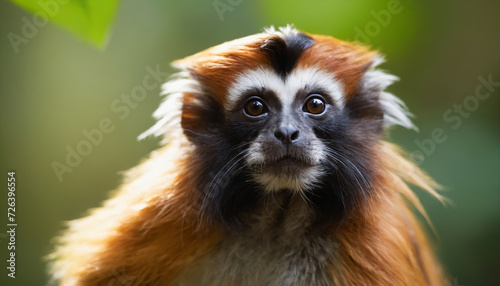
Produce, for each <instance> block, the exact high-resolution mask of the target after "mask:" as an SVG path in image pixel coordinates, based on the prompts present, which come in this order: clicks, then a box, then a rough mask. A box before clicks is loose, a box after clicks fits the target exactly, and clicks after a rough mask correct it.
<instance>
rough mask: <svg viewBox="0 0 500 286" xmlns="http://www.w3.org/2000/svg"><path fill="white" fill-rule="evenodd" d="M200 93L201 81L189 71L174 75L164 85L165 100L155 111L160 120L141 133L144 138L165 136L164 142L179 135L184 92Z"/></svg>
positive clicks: (155, 116) (141, 137)
mask: <svg viewBox="0 0 500 286" xmlns="http://www.w3.org/2000/svg"><path fill="white" fill-rule="evenodd" d="M186 92H189V93H200V92H201V88H200V85H199V83H198V82H197V81H196V80H194V79H192V78H190V77H189V74H188V72H186V71H183V72H179V73H177V74H174V75H172V79H170V80H169V81H167V82H166V83H164V84H163V86H162V93H161V94H162V95H165V96H166V98H165V100H164V101H163V102H162V103H161V104H160V106H159V107H158V109H156V111H155V112H154V113H153V117H154V118H155V119H156V120H158V121H157V122H156V123H155V125H153V126H152V127H151V128H149V129H148V130H146V131H145V132H144V133H142V134H141V135H139V137H138V139H139V140H142V139H144V138H146V137H148V136H151V135H153V136H161V135H164V136H165V140H164V143H166V141H168V138H170V137H173V136H176V135H178V134H177V132H180V131H181V128H180V126H181V116H182V101H183V97H184V93H186Z"/></svg>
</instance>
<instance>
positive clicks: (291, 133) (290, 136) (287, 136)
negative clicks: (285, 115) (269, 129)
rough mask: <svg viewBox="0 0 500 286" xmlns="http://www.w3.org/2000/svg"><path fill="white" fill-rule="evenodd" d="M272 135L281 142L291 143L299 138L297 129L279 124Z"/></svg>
mask: <svg viewBox="0 0 500 286" xmlns="http://www.w3.org/2000/svg"><path fill="white" fill-rule="evenodd" d="M274 136H275V137H276V138H277V139H278V140H279V141H281V143H283V144H292V143H294V142H295V141H297V139H298V138H299V130H297V129H296V128H294V127H292V126H281V127H278V128H277V129H276V131H274Z"/></svg>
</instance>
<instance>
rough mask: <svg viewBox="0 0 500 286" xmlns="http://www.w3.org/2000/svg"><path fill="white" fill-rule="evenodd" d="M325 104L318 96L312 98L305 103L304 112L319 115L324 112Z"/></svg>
mask: <svg viewBox="0 0 500 286" xmlns="http://www.w3.org/2000/svg"><path fill="white" fill-rule="evenodd" d="M325 107H326V104H325V102H324V101H323V100H322V99H321V98H319V97H318V96H313V97H311V98H309V99H308V100H307V101H306V104H305V105H304V111H305V112H308V113H311V114H321V113H323V112H324V111H325Z"/></svg>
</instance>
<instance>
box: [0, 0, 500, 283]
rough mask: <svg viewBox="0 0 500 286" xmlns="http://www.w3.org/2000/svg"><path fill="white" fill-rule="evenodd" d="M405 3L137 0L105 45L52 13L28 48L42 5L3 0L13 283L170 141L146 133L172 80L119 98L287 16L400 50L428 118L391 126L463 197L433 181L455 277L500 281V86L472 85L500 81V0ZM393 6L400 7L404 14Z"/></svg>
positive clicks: (310, 28) (399, 91) (412, 101)
mask: <svg viewBox="0 0 500 286" xmlns="http://www.w3.org/2000/svg"><path fill="white" fill-rule="evenodd" d="M220 3H222V4H225V5H228V6H224V5H221V4H220ZM388 5H389V6H388ZM391 5H395V4H394V3H393V1H386V0H384V1H346V0H342V1H340V0H338V1H319V0H314V1H296V0H294V1H291V0H288V1H284V0H282V1H265V0H260V1H250V0H242V1H241V0H240V1H237V0H232V1H229V0H216V1H194V0H185V1H160V0H148V1H132V0H125V1H122V2H121V4H120V5H119V8H118V11H117V13H116V19H115V22H114V25H113V30H112V33H111V38H110V39H109V40H108V45H107V47H106V48H105V49H103V50H100V49H98V48H95V47H94V46H92V45H90V44H87V43H85V42H83V41H81V40H79V39H78V38H77V37H75V36H74V35H73V34H71V33H69V32H67V31H66V30H64V29H61V28H59V27H56V26H54V25H51V24H49V25H46V26H44V27H41V28H39V29H38V31H37V32H36V33H35V35H34V36H33V37H31V38H30V39H29V41H28V43H25V44H22V45H20V46H19V51H18V53H15V51H14V48H13V46H12V45H11V43H10V41H9V39H8V37H7V35H8V34H9V33H11V32H13V33H16V34H19V35H22V27H23V25H24V22H23V19H26V18H27V19H32V14H30V13H29V12H26V11H25V10H23V9H21V8H19V7H17V6H16V5H14V4H12V3H10V2H7V1H1V2H0V35H1V36H2V40H1V41H0V88H1V107H0V108H1V109H0V116H1V122H2V123H1V128H2V129H1V136H2V141H1V148H0V152H1V153H0V155H1V172H2V174H3V175H2V176H3V178H4V180H5V182H6V181H7V171H9V170H15V171H16V172H17V208H16V211H17V222H18V228H17V273H16V276H17V278H16V279H15V280H14V279H11V278H8V277H7V269H6V267H7V262H6V261H5V260H6V259H7V245H6V243H7V237H6V235H5V230H6V224H7V205H6V200H7V195H6V190H5V191H4V192H5V193H4V194H3V195H1V200H0V202H1V204H0V217H1V218H2V219H0V222H1V223H0V225H2V226H1V229H2V232H1V234H0V241H1V243H0V257H1V262H0V265H2V267H0V285H44V284H46V282H47V275H46V273H45V270H46V266H45V264H44V262H43V260H42V257H43V256H45V255H46V254H47V253H49V251H50V249H51V247H52V246H51V239H52V238H53V237H54V236H56V235H57V234H58V233H59V232H60V231H61V229H62V228H63V222H64V221H67V220H71V219H75V218H78V217H80V216H82V215H84V214H85V211H86V210H87V209H89V208H92V207H96V206H98V205H99V204H100V202H101V201H103V200H104V199H105V198H107V197H108V194H109V192H110V190H112V189H114V188H116V186H117V185H118V184H119V183H120V180H121V175H120V172H121V171H124V170H127V169H129V168H131V167H133V166H134V165H136V164H137V163H138V162H139V161H140V160H141V158H144V157H145V156H146V155H147V154H148V153H149V152H150V151H152V150H154V149H155V148H156V147H157V144H158V140H157V139H147V140H144V141H137V140H136V137H137V136H138V135H139V134H140V133H141V132H143V131H144V130H146V129H147V128H148V127H149V126H151V125H152V124H153V122H154V121H153V119H152V118H151V114H152V112H153V111H154V110H155V108H156V107H157V105H158V104H159V102H160V97H159V96H158V94H159V92H160V89H159V87H157V88H155V89H152V90H148V92H147V95H146V97H145V98H144V100H143V101H140V102H137V105H136V106H135V107H134V108H130V110H129V111H130V113H129V114H128V115H127V116H123V117H124V118H123V119H121V118H120V117H119V115H121V113H120V114H117V113H115V112H113V111H112V104H113V102H114V101H116V100H119V99H120V98H121V96H122V95H123V94H130V92H131V91H132V90H133V89H134V87H136V86H141V85H142V80H143V78H144V77H145V76H146V75H147V74H148V72H147V71H146V68H147V67H148V66H149V67H151V68H153V69H154V68H155V67H156V66H158V65H159V69H160V70H161V71H163V72H168V73H170V72H172V71H173V70H172V69H171V68H170V67H169V62H171V61H172V60H174V59H177V58H181V57H184V56H187V55H190V54H192V53H195V52H197V51H200V50H202V49H205V48H207V47H210V46H213V45H216V44H219V43H221V42H223V41H227V40H231V39H234V38H238V37H242V36H245V35H249V34H253V33H257V32H259V31H261V30H262V28H263V27H266V26H269V25H275V26H280V25H285V24H287V23H293V24H295V26H296V27H298V28H299V29H302V30H304V31H307V32H310V33H319V34H328V35H333V36H335V37H337V38H340V39H344V40H354V39H358V40H360V41H362V42H365V43H367V44H369V45H371V46H372V47H373V48H375V49H378V50H380V51H381V52H382V53H384V54H385V55H386V57H387V63H386V64H384V66H383V68H384V69H386V70H389V71H390V72H391V73H393V74H396V75H398V76H400V77H401V81H400V82H398V83H396V84H395V85H393V86H392V87H390V90H391V91H393V92H394V93H395V94H396V95H398V96H399V97H401V98H402V99H403V100H404V101H405V102H406V103H407V105H408V106H409V107H410V109H411V110H412V111H413V113H414V114H415V115H416V118H415V123H416V124H417V126H418V127H419V128H420V132H418V133H415V132H412V131H408V130H403V129H402V128H396V129H394V130H392V132H391V135H390V136H389V139H390V140H391V141H393V142H396V143H398V144H401V145H402V146H403V147H404V148H405V149H406V150H408V151H410V152H412V151H417V152H415V153H413V154H418V152H420V155H423V156H422V157H418V156H413V158H414V159H417V160H418V162H419V163H420V165H421V167H422V168H423V169H425V170H426V171H427V172H428V173H430V174H431V175H432V176H433V177H434V178H435V179H436V180H437V181H438V182H439V183H441V184H442V185H444V186H445V187H446V191H445V195H446V196H447V197H448V198H449V199H450V200H451V201H452V202H453V205H450V206H443V205H441V204H440V203H439V202H437V201H436V200H434V199H432V198H430V197H429V196H428V195H426V194H422V193H421V192H419V195H421V197H422V200H423V202H424V205H425V207H426V209H427V210H428V213H429V215H430V217H431V219H432V221H433V223H434V225H435V228H436V230H437V236H435V238H434V240H435V241H436V245H437V249H438V254H439V256H440V258H441V260H442V261H443V264H444V265H445V267H446V269H447V271H448V273H449V274H450V277H451V280H450V283H451V285H453V284H455V285H469V286H470V285H500V283H499V282H498V281H499V277H498V268H499V267H500V245H499V243H500V128H499V123H500V108H499V107H500V99H499V96H500V87H492V93H491V96H490V97H489V98H487V99H484V100H474V98H471V96H474V95H475V92H476V86H478V84H480V80H479V79H478V77H481V76H482V77H483V78H486V79H487V78H488V76H491V77H492V78H493V80H494V81H496V82H500V1H493V0H492V1H487V0H482V1H440V2H439V3H437V1H406V0H402V1H400V2H399V4H398V5H397V6H391ZM216 7H218V8H221V7H225V8H226V10H225V11H224V12H221V10H219V12H218V10H217V8H216ZM394 7H396V8H394ZM383 11H386V12H387V11H390V12H389V15H390V19H389V18H388V17H385V18H384V15H385V16H387V13H384V12H383ZM360 31H361V32H360ZM361 33H363V35H364V36H360V35H361ZM483 91H486V89H484V90H482V91H481V92H483ZM464 100H465V103H466V104H467V106H468V107H469V109H470V110H471V111H467V113H466V114H463V115H460V114H459V113H455V112H454V111H453V108H454V106H455V105H456V104H464ZM474 105H477V106H474ZM471 106H472V107H471ZM450 109H451V110H452V111H451V113H449V114H448V115H450V116H451V115H453V116H458V118H459V119H460V120H461V123H460V124H458V123H457V122H458V121H453V122H447V121H446V120H445V119H444V118H443V115H444V114H445V113H446V112H450V111H448V110H450ZM103 118H109V119H110V120H111V121H112V122H113V125H114V126H115V129H114V131H113V132H111V133H109V134H105V135H104V139H103V141H102V143H101V144H99V145H98V146H94V147H93V150H92V152H91V153H90V155H88V156H87V157H84V158H83V160H82V162H81V163H80V164H79V165H78V166H77V167H75V168H74V169H73V171H72V172H71V173H65V174H64V175H63V177H62V178H63V180H62V181H59V180H58V178H57V176H56V174H55V173H54V170H53V168H52V163H53V162H54V161H57V162H60V163H65V156H66V154H67V151H66V149H65V148H66V147H67V146H70V147H71V148H76V146H77V144H78V143H79V142H80V141H82V140H84V139H85V137H84V135H83V134H82V131H83V130H91V129H94V128H98V125H99V122H100V121H101V120H102V119H103ZM454 120H458V119H457V117H454ZM448 121H450V120H448ZM454 124H456V125H454ZM436 128H440V129H441V130H442V131H441V132H442V133H444V135H443V136H444V138H445V140H444V139H443V138H442V137H443V136H440V138H439V139H440V140H438V141H439V142H436V141H434V143H430V140H432V132H433V130H435V129H436ZM418 142H420V143H422V142H424V146H425V148H422V147H420V146H419V144H418ZM433 144H434V150H430V149H432V148H431V147H432V146H431V145H433ZM424 149H426V150H424ZM427 151H429V152H427ZM426 152H427V153H426ZM4 229H5V230H4Z"/></svg>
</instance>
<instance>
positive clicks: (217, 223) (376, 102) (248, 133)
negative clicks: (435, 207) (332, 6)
mask: <svg viewBox="0 0 500 286" xmlns="http://www.w3.org/2000/svg"><path fill="white" fill-rule="evenodd" d="M382 62H383V59H382V57H381V56H380V55H379V54H377V53H376V52H373V51H370V50H368V49H367V48H365V47H363V46H361V45H358V44H353V43H347V42H344V41H340V40H337V39H334V38H332V37H329V36H321V35H312V34H307V33H303V32H300V31H298V30H297V29H295V28H293V27H291V26H287V27H283V28H279V29H274V28H272V27H271V28H269V29H266V30H265V32H263V33H259V34H255V35H252V36H248V37H244V38H241V39H237V40H233V41H230V42H226V43H223V44H221V45H218V46H215V47H212V48H209V49H207V50H205V51H202V52H200V53H197V54H195V55H192V56H189V57H186V58H184V59H181V60H178V61H175V62H174V63H173V66H174V67H176V68H178V69H180V72H179V73H178V74H176V75H175V76H173V78H172V79H171V80H170V81H168V82H167V83H166V84H165V85H164V87H163V93H164V95H166V98H165V100H164V101H163V102H162V103H161V105H160V106H159V108H158V110H157V111H156V112H155V113H154V117H155V118H156V119H157V120H158V121H157V123H156V124H155V125H154V126H153V127H152V128H151V129H149V130H148V131H146V132H145V133H144V134H143V135H141V137H146V136H149V135H154V136H162V137H163V141H162V144H161V145H162V146H161V147H160V148H159V149H158V150H156V151H153V152H152V153H151V155H150V156H149V157H148V158H147V159H146V160H145V161H143V162H142V163H141V164H140V165H139V166H137V167H135V168H133V169H132V170H130V171H129V172H128V173H127V174H126V177H125V181H124V183H123V184H122V185H121V186H120V187H119V189H118V190H117V192H116V193H115V194H114V196H113V197H112V198H110V199H109V200H107V201H106V202H104V204H103V205H102V207H100V208H97V209H94V210H92V211H91V212H90V214H89V215H88V216H86V217H84V218H81V219H77V220H74V221H71V222H70V223H69V226H68V229H67V230H66V232H65V233H64V234H63V235H62V236H61V237H60V238H59V239H58V241H57V247H56V249H55V251H54V252H53V253H52V255H51V256H50V259H51V263H50V272H51V275H52V277H53V279H54V281H57V282H56V283H59V285H64V286H66V285H238V286H241V285H249V286H250V285H251V286H255V285H257V286H259V285H443V284H445V282H444V281H445V276H444V274H443V271H442V269H441V266H440V265H439V263H438V262H437V261H436V259H435V256H434V254H433V252H432V250H431V247H430V246H429V243H428V241H427V239H426V237H425V235H424V232H423V230H422V228H421V226H420V225H419V223H418V222H417V219H416V217H415V216H414V215H413V214H412V211H411V209H412V208H414V207H415V208H416V209H418V210H420V211H421V212H422V213H424V210H423V209H422V206H421V204H420V202H419V200H418V198H417V197H416V196H415V194H414V193H413V192H412V190H411V189H410V188H409V186H408V185H407V184H413V185H416V186H418V187H420V188H422V189H424V190H427V192H429V193H430V194H432V195H433V196H435V197H437V198H438V199H441V197H440V195H439V194H438V193H436V191H435V189H436V184H435V183H434V181H432V180H431V179H430V178H429V177H428V176H427V175H425V174H424V173H423V172H422V171H420V170H419V169H418V168H417V167H416V166H415V165H414V164H412V163H411V162H409V161H408V160H406V159H404V156H403V155H401V153H400V151H399V150H398V148H397V147H396V146H395V145H392V144H390V143H387V142H385V141H383V137H384V135H385V134H386V130H387V129H388V128H389V127H391V126H394V125H401V126H403V127H406V128H415V126H414V125H413V123H412V122H411V120H410V117H411V114H410V113H409V111H408V110H407V108H406V106H405V105H404V103H403V102H402V101H401V100H400V99H398V98H397V97H396V96H394V95H392V94H391V93H388V92H387V91H385V89H386V88H387V87H388V86H389V85H390V84H391V83H393V82H394V81H395V80H397V77H396V76H393V75H390V74H387V73H386V72H384V71H382V70H380V69H378V68H377V67H378V65H379V64H380V63H382ZM424 216H425V213H424Z"/></svg>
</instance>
